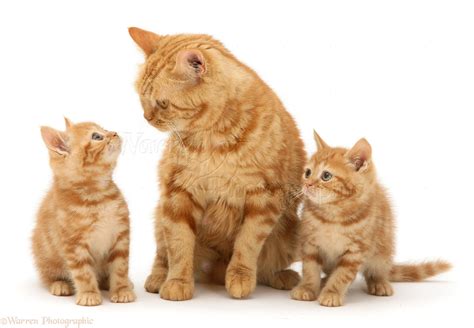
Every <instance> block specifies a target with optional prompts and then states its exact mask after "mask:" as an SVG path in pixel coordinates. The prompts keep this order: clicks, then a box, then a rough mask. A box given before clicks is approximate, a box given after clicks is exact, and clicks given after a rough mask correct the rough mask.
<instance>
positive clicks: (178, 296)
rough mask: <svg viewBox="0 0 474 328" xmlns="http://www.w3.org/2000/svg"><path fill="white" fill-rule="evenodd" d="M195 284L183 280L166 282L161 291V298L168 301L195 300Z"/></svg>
mask: <svg viewBox="0 0 474 328" xmlns="http://www.w3.org/2000/svg"><path fill="white" fill-rule="evenodd" d="M193 293H194V282H192V281H184V280H181V279H170V280H167V281H165V283H164V284H163V286H161V289H160V297H161V298H162V299H165V300H168V301H185V300H190V299H191V298H193Z"/></svg>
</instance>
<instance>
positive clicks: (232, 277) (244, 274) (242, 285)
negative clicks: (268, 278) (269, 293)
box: [225, 265, 257, 298]
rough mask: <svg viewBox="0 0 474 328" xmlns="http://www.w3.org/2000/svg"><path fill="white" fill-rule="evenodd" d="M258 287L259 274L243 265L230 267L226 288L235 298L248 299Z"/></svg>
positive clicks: (226, 277) (226, 278) (227, 273)
mask: <svg viewBox="0 0 474 328" xmlns="http://www.w3.org/2000/svg"><path fill="white" fill-rule="evenodd" d="M256 285H257V274H256V272H253V271H252V270H251V269H250V268H248V267H246V266H242V265H235V266H229V268H228V269H227V272H226V276H225V288H226V289H227V292H228V293H229V295H230V296H232V297H233V298H246V297H248V296H249V295H250V294H251V293H252V292H253V291H254V290H255V286H256Z"/></svg>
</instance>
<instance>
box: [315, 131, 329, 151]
mask: <svg viewBox="0 0 474 328" xmlns="http://www.w3.org/2000/svg"><path fill="white" fill-rule="evenodd" d="M313 137H314V141H316V146H317V147H318V150H322V149H324V148H329V146H328V145H327V144H326V143H325V142H324V140H323V139H322V138H321V137H320V136H319V134H318V133H317V132H316V130H313Z"/></svg>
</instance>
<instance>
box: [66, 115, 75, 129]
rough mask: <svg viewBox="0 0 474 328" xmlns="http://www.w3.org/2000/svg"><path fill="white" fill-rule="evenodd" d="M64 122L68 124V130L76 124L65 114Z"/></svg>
mask: <svg viewBox="0 0 474 328" xmlns="http://www.w3.org/2000/svg"><path fill="white" fill-rule="evenodd" d="M64 124H66V130H69V129H70V128H71V127H72V126H73V125H74V123H72V121H71V120H70V119H68V118H67V117H66V116H64Z"/></svg>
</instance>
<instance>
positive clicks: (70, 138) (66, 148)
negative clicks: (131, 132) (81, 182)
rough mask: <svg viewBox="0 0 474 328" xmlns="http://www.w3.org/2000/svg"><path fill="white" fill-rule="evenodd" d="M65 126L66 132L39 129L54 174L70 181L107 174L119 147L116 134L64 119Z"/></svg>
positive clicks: (113, 163) (118, 139)
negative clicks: (72, 178) (69, 178)
mask: <svg viewBox="0 0 474 328" xmlns="http://www.w3.org/2000/svg"><path fill="white" fill-rule="evenodd" d="M65 122H66V131H58V130H55V129H53V128H50V127H46V126H43V127H41V136H42V137H43V140H44V143H45V144H46V147H47V148H48V150H49V155H50V164H51V168H52V169H53V172H54V174H55V175H56V176H70V177H81V176H84V177H86V176H101V175H107V174H111V173H112V171H113V169H114V167H115V164H116V162H117V158H118V155H119V154H120V150H121V145H122V142H121V140H120V137H119V136H118V134H117V133H116V132H110V131H107V130H105V129H103V128H101V127H100V126H99V125H97V124H95V123H91V122H85V123H78V124H73V123H71V121H70V120H68V119H67V118H65Z"/></svg>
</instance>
